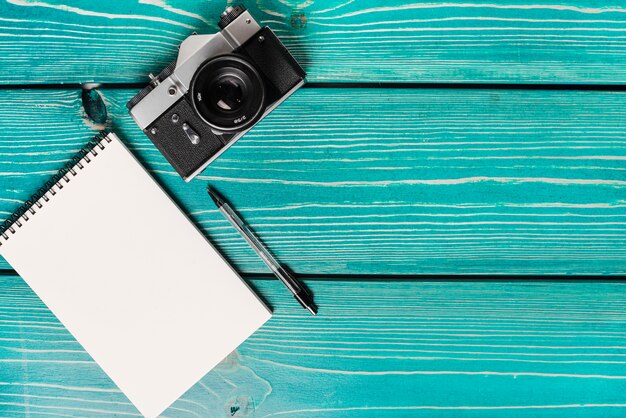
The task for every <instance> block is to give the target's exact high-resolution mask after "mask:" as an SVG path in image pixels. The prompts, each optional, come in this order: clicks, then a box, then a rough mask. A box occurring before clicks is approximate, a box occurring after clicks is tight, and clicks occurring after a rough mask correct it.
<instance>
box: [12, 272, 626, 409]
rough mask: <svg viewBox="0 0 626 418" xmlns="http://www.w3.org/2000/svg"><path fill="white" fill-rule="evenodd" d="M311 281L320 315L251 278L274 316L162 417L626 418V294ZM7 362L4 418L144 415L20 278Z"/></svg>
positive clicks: (600, 286)
mask: <svg viewBox="0 0 626 418" xmlns="http://www.w3.org/2000/svg"><path fill="white" fill-rule="evenodd" d="M308 284H309V285H310V287H311V288H312V290H313V291H314V292H315V297H316V301H317V302H318V304H319V307H320V314H319V316H317V317H311V316H310V315H307V314H306V312H305V311H304V310H303V309H302V308H300V306H299V305H297V303H296V302H295V300H293V298H292V297H291V296H290V295H289V294H288V293H287V292H286V291H285V289H284V288H283V287H282V286H281V285H280V284H279V283H278V282H277V281H274V280H253V281H252V285H253V286H254V287H255V288H257V289H258V291H259V292H260V293H261V294H262V295H263V296H264V297H265V298H267V300H268V302H269V304H270V305H272V306H273V308H274V317H273V318H272V319H271V320H270V321H269V322H268V323H267V324H266V325H265V326H264V327H263V328H261V329H260V330H259V331H258V332H257V333H255V334H254V335H253V336H252V337H251V338H249V339H248V340H247V341H246V342H245V343H244V344H243V345H242V346H241V347H240V348H239V349H238V350H237V351H236V352H234V353H233V354H231V355H230V356H229V357H228V358H227V359H226V360H225V361H224V362H223V363H222V364H221V365H220V366H218V367H217V368H216V369H215V370H213V371H211V372H210V373H209V374H207V375H206V376H205V377H204V378H203V379H202V380H201V381H200V382H199V383H198V384H197V385H195V386H194V387H193V388H192V389H190V390H189V391H188V392H187V393H186V394H185V395H184V396H183V397H182V398H181V399H180V400H179V401H177V402H176V403H175V404H174V405H173V406H172V407H171V408H170V409H168V410H167V411H166V412H165V413H164V414H163V416H164V417H243V416H254V417H303V418H304V417H307V418H320V417H329V418H330V417H332V418H335V417H392V416H393V417H398V416H402V417H404V416H411V417H422V416H424V417H432V416H435V415H436V416H437V417H457V416H470V417H474V416H475V417H492V416H494V417H495V416H500V417H501V416H507V417H556V416H559V417H560V416H564V415H566V416H568V417H603V418H608V417H623V416H624V415H625V414H626V345H625V344H624V342H625V340H626V311H625V309H624V307H625V306H626V293H625V292H624V285H625V284H624V283H617V282H613V283H611V282H587V283H577V284H576V285H572V284H571V283H563V282H535V283H523V282H513V283H510V282H509V283H505V282H421V283H420V282H374V281H366V282H353V281H342V280H337V281H311V282H309V283H308ZM198 332H201V331H200V330H199V331H198ZM0 366H1V367H0V416H3V417H13V416H40V415H50V416H56V417H66V416H93V417H97V416H110V415H112V414H117V415H116V416H135V415H137V411H136V410H135V409H134V408H133V407H132V406H131V405H130V404H129V402H128V401H127V400H126V399H125V397H124V396H123V395H122V394H121V393H120V392H119V390H118V389H117V388H116V387H115V386H114V385H113V383H112V382H111V381H110V380H109V379H108V378H107V377H106V375H104V373H103V372H102V371H101V370H100V368H99V367H98V366H97V365H96V364H95V363H94V362H93V361H92V360H91V358H90V357H89V356H88V355H87V354H86V353H85V352H84V351H83V349H82V348H81V347H80V345H79V344H78V343H77V342H76V341H75V340H74V339H73V338H72V337H71V335H70V334H69V333H68V332H67V331H66V330H65V329H64V328H63V326H62V325H61V324H60V323H59V322H58V321H57V320H56V318H55V317H54V316H53V315H52V314H51V313H50V312H49V311H48V310H47V309H46V307H45V306H44V305H43V304H42V302H41V301H40V300H39V299H38V298H37V297H36V296H35V295H34V294H33V293H32V291H31V290H30V289H29V288H28V287H27V286H26V284H25V283H24V282H23V281H22V280H21V279H20V278H19V277H17V276H0ZM539 408H542V409H539Z"/></svg>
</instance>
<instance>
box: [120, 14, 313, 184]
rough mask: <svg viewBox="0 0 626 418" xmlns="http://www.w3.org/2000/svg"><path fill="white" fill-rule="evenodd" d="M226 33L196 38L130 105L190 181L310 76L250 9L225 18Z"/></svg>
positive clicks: (142, 125)
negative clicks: (251, 13) (259, 22)
mask: <svg viewBox="0 0 626 418" xmlns="http://www.w3.org/2000/svg"><path fill="white" fill-rule="evenodd" d="M219 26H220V28H221V31H220V32H218V33H216V34H213V35H191V36H190V37H188V38H187V39H185V40H184V41H183V43H182V44H181V45H180V51H179V54H178V58H177V59H176V61H174V62H172V63H171V64H170V65H168V66H167V67H166V68H165V69H164V70H163V71H161V73H160V74H159V75H158V76H156V77H153V76H151V78H152V80H151V82H150V84H149V85H148V86H147V87H146V88H144V89H143V90H142V91H140V92H139V93H138V94H137V95H136V96H135V97H133V98H132V99H131V100H130V101H129V102H128V104H127V105H126V106H127V107H128V109H129V111H130V114H131V116H132V117H133V119H134V120H135V122H136V123H137V125H139V127H140V128H141V129H142V130H143V131H144V133H145V134H146V135H147V136H148V137H149V138H150V139H151V140H152V142H153V143H154V144H155V145H156V147H157V148H158V149H159V151H161V153H162V154H163V155H164V156H165V157H166V158H167V160H168V161H169V163H170V164H171V165H172V166H173V167H174V169H175V170H176V171H177V172H178V174H180V176H181V177H182V178H183V179H184V180H185V181H190V180H191V179H192V178H194V177H195V176H196V175H197V174H199V173H200V172H202V170H204V168H206V166H207V165H209V164H210V163H211V162H212V161H213V160H215V158H217V157H218V156H219V155H220V154H221V153H222V152H224V151H225V150H226V149H227V148H228V147H229V146H230V145H232V144H233V143H234V142H235V141H236V140H237V139H239V138H240V137H241V136H243V135H244V134H245V133H246V132H247V131H248V130H249V129H250V128H251V127H252V126H254V124H256V123H257V122H258V121H259V120H261V119H262V118H263V117H265V115H267V114H268V113H269V112H271V111H272V110H273V109H274V108H275V107H276V106H278V105H279V104H280V103H281V102H282V101H283V100H285V99H286V98H287V97H289V95H291V94H292V93H293V92H294V91H296V90H297V89H298V88H299V87H301V86H302V85H303V84H304V78H305V76H306V73H305V72H304V70H303V69H302V67H300V65H298V63H297V62H296V60H295V59H294V58H293V57H292V56H291V54H290V53H289V51H288V50H287V49H286V48H285V46H284V45H283V44H282V43H281V42H280V40H279V39H278V38H277V37H276V35H275V34H274V33H273V32H272V30H271V29H270V28H268V27H264V28H261V27H260V26H259V24H258V23H257V22H256V21H255V20H254V19H253V18H252V16H251V15H250V13H249V12H248V11H246V10H245V8H244V7H243V6H235V7H229V8H227V9H226V11H225V12H224V13H222V15H221V20H220V22H219Z"/></svg>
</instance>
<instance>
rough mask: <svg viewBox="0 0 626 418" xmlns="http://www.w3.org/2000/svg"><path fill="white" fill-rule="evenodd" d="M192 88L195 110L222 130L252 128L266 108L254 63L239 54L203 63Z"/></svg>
mask: <svg viewBox="0 0 626 418" xmlns="http://www.w3.org/2000/svg"><path fill="white" fill-rule="evenodd" d="M190 91H191V96H192V103H193V106H194V108H195V110H196V112H197V113H198V114H199V115H200V117H201V118H202V119H203V120H204V121H205V122H206V123H207V124H208V125H209V126H211V127H212V128H213V129H214V130H216V131H220V132H237V131H242V130H244V129H247V128H249V127H250V126H252V125H253V124H254V123H256V122H257V121H258V119H259V118H260V117H261V115H262V113H263V109H264V107H265V106H264V105H265V86H264V84H263V80H262V79H261V76H260V75H259V73H258V72H257V70H256V69H255V68H254V67H253V66H252V64H250V63H249V62H248V61H246V60H245V59H243V58H242V57H239V56H236V55H222V56H219V57H216V58H213V59H211V60H209V61H207V62H205V63H204V64H202V65H201V66H200V68H199V69H198V71H197V72H196V74H195V75H194V77H193V79H192V81H191V89H190Z"/></svg>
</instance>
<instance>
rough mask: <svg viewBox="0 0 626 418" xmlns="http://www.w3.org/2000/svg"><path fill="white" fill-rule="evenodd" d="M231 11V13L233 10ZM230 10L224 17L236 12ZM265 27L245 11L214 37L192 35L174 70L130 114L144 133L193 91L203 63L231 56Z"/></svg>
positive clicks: (185, 42) (184, 43)
mask: <svg viewBox="0 0 626 418" xmlns="http://www.w3.org/2000/svg"><path fill="white" fill-rule="evenodd" d="M229 9H230V10H229ZM232 11H233V8H232V7H229V8H227V9H226V10H225V11H224V13H222V17H224V16H227V15H228V13H230V12H232ZM260 29H261V27H260V26H259V24H258V23H257V22H256V20H254V18H253V17H252V16H251V15H250V13H249V12H248V11H247V10H245V11H243V12H242V13H241V14H239V15H238V16H237V17H236V18H235V19H234V20H232V22H229V23H228V25H227V26H226V27H225V28H224V29H222V30H221V31H220V32H218V33H215V34H212V35H191V36H189V37H188V38H187V39H185V40H184V41H183V43H182V44H181V45H180V50H179V52H178V58H177V59H176V65H175V67H174V71H173V72H172V74H170V75H169V76H168V77H167V78H165V79H164V80H159V79H158V78H152V84H153V86H154V88H153V89H152V91H150V92H149V93H148V94H147V95H146V96H145V99H147V100H143V99H142V100H140V101H139V102H138V103H137V104H136V105H135V106H133V107H132V109H130V114H131V116H132V117H133V119H134V120H135V122H136V123H137V125H139V127H140V128H141V129H142V130H143V129H146V128H147V127H148V126H149V125H150V124H152V122H154V121H155V120H156V119H157V118H158V117H159V116H161V115H162V114H163V113H164V112H165V111H166V110H167V109H169V108H170V107H171V106H172V105H174V103H176V102H177V101H178V100H180V99H181V98H182V97H183V95H184V94H186V93H187V91H188V90H189V87H190V84H191V80H192V78H193V76H194V74H195V72H196V70H197V69H198V67H200V65H201V64H202V63H204V62H205V61H206V60H207V59H208V58H211V57H214V56H217V55H221V54H227V53H229V52H232V51H233V50H234V49H236V48H238V47H240V46H241V45H242V44H244V43H245V42H246V41H247V40H249V39H250V38H251V37H252V36H254V35H255V34H256V33H257V32H258V31H259V30H260Z"/></svg>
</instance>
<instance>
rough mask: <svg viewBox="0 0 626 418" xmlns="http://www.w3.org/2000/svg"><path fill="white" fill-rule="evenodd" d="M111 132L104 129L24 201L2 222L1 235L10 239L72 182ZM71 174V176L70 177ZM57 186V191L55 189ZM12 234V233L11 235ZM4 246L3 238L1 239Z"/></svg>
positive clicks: (5, 238) (102, 145) (0, 244)
mask: <svg viewBox="0 0 626 418" xmlns="http://www.w3.org/2000/svg"><path fill="white" fill-rule="evenodd" d="M108 134H109V133H108V132H106V131H102V132H100V133H99V134H97V135H96V136H94V137H93V139H91V141H89V142H88V143H87V144H85V146H84V147H83V148H81V150H80V151H78V153H76V155H74V156H73V157H72V159H71V160H70V161H68V162H67V164H65V165H64V166H63V168H61V169H60V170H59V171H57V173H56V174H55V175H54V176H52V178H51V179H50V180H48V181H47V182H46V183H45V184H44V185H43V186H42V187H41V188H40V189H39V190H38V191H37V192H36V193H35V194H34V195H32V196H31V197H30V199H28V200H27V201H26V202H24V203H23V204H22V205H21V206H20V207H19V208H18V209H17V210H16V211H15V212H14V213H13V214H12V215H11V216H9V218H8V219H6V220H5V221H4V222H2V224H0V237H2V238H4V240H5V241H6V240H8V239H9V238H10V235H13V234H15V232H16V231H17V229H18V228H21V227H22V225H24V223H26V222H28V220H29V219H30V218H29V215H34V214H35V213H37V210H38V209H41V208H42V207H43V204H44V203H46V202H48V201H50V197H49V196H48V194H50V195H51V196H55V195H56V194H57V193H58V191H59V190H61V189H63V187H65V185H64V184H68V183H69V182H70V179H71V177H75V176H76V175H77V174H78V172H79V171H80V170H82V169H83V168H84V167H85V163H86V164H89V163H90V162H91V157H96V156H97V155H98V151H97V149H100V150H103V149H104V148H105V146H104V142H106V143H109V142H111V139H110V138H109V137H108V136H107V135H108ZM70 176H71V177H70ZM55 187H56V189H57V190H56V191H55ZM9 234H10V235H9ZM0 246H2V240H0Z"/></svg>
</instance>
